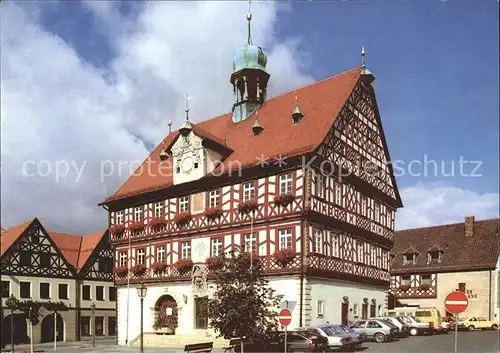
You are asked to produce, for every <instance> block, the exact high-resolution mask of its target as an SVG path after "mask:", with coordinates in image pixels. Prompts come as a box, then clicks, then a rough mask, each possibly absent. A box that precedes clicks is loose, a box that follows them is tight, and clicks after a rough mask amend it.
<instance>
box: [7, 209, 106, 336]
mask: <svg viewBox="0 0 500 353" xmlns="http://www.w3.org/2000/svg"><path fill="white" fill-rule="evenodd" d="M0 236H1V255H0V270H1V299H2V344H4V345H8V344H10V341H11V336H10V332H11V322H13V323H14V343H15V344H20V343H29V342H30V337H29V329H28V320H27V319H26V317H25V316H24V315H23V314H22V313H21V312H19V311H15V312H14V314H13V320H12V321H11V315H12V314H11V310H10V309H9V308H8V307H7V306H6V300H7V299H8V298H9V297H11V296H14V297H15V298H16V299H17V300H18V301H20V302H23V301H33V302H38V303H48V302H51V303H59V302H62V303H64V305H65V307H66V310H61V311H59V312H57V313H53V312H49V311H41V312H40V316H39V323H38V324H37V325H34V326H33V342H34V343H43V342H53V341H54V337H56V339H57V340H58V341H76V340H85V339H90V337H91V334H92V329H93V326H94V327H95V335H96V337H97V339H99V338H100V337H105V336H111V337H113V336H116V288H115V286H114V283H113V250H112V248H111V243H110V241H109V233H108V231H107V230H106V231H103V232H99V233H95V234H90V235H85V236H78V235H72V234H62V233H55V232H49V231H47V230H45V228H44V227H43V225H42V224H41V222H40V221H39V220H38V219H37V218H35V219H33V220H30V221H27V222H25V223H22V224H19V225H16V226H14V227H12V228H10V229H7V230H5V231H2V232H1V234H0ZM92 304H94V305H95V307H94V309H93V310H92ZM92 311H93V316H94V318H95V320H94V321H92ZM55 315H57V319H56V320H55V321H56V322H55V323H54V319H55ZM55 325H56V327H57V333H56V335H54V326H55Z"/></svg>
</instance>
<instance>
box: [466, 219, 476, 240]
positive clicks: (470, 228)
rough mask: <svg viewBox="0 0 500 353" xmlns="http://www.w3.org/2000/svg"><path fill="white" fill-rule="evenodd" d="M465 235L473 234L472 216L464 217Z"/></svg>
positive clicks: (470, 235)
mask: <svg viewBox="0 0 500 353" xmlns="http://www.w3.org/2000/svg"><path fill="white" fill-rule="evenodd" d="M465 236H466V237H472V236H474V216H467V217H465Z"/></svg>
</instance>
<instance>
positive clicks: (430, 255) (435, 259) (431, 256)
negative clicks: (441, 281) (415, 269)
mask: <svg viewBox="0 0 500 353" xmlns="http://www.w3.org/2000/svg"><path fill="white" fill-rule="evenodd" d="M443 253H444V250H443V248H441V247H440V246H439V245H438V244H434V245H433V246H432V247H430V248H429V249H427V265H430V264H432V263H438V264H440V263H441V262H442V261H443Z"/></svg>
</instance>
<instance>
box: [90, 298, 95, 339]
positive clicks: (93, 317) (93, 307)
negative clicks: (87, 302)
mask: <svg viewBox="0 0 500 353" xmlns="http://www.w3.org/2000/svg"><path fill="white" fill-rule="evenodd" d="M90 308H91V309H92V347H95V304H94V303H92V305H91V306H90Z"/></svg>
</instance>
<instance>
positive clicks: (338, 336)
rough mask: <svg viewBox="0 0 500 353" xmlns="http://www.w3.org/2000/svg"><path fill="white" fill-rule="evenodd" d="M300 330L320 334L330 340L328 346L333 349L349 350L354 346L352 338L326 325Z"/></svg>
mask: <svg viewBox="0 0 500 353" xmlns="http://www.w3.org/2000/svg"><path fill="white" fill-rule="evenodd" d="M299 330H304V331H308V332H311V333H314V334H316V335H317V334H319V335H321V336H323V337H326V338H327V339H328V346H329V347H333V348H348V347H351V346H352V345H353V342H352V338H351V336H350V335H349V334H348V333H346V332H344V331H341V330H339V329H337V328H335V327H332V326H330V325H328V324H326V325H318V326H309V327H304V328H300V329H299Z"/></svg>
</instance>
